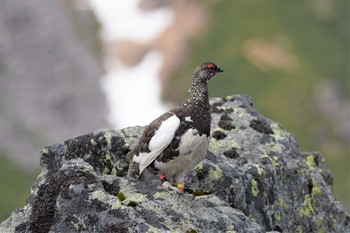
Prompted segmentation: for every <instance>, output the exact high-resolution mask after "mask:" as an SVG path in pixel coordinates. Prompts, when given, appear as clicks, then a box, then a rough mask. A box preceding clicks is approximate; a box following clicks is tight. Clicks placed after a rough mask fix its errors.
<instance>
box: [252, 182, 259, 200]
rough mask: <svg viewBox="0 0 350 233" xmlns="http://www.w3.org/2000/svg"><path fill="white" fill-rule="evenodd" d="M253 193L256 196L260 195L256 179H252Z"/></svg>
mask: <svg viewBox="0 0 350 233" xmlns="http://www.w3.org/2000/svg"><path fill="white" fill-rule="evenodd" d="M251 182H252V194H253V196H254V197H256V196H258V194H259V189H258V182H257V181H256V180H255V179H252V181H251Z"/></svg>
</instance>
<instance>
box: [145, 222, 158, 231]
mask: <svg viewBox="0 0 350 233" xmlns="http://www.w3.org/2000/svg"><path fill="white" fill-rule="evenodd" d="M146 225H147V226H148V230H147V233H158V232H159V231H158V230H157V228H155V227H154V226H151V225H149V224H147V223H146Z"/></svg>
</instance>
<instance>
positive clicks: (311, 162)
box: [305, 155, 315, 170]
mask: <svg viewBox="0 0 350 233" xmlns="http://www.w3.org/2000/svg"><path fill="white" fill-rule="evenodd" d="M305 162H306V165H307V166H308V167H309V169H310V170H314V169H315V157H314V156H313V155H309V156H307V157H306V159H305Z"/></svg>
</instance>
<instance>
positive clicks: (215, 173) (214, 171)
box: [208, 165, 224, 180]
mask: <svg viewBox="0 0 350 233" xmlns="http://www.w3.org/2000/svg"><path fill="white" fill-rule="evenodd" d="M208 174H209V177H213V178H214V179H215V180H219V179H221V178H222V177H223V176H224V174H223V173H222V170H221V168H220V167H219V166H217V165H214V167H213V168H211V169H210V170H209V172H208Z"/></svg>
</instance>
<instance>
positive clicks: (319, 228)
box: [316, 217, 326, 233]
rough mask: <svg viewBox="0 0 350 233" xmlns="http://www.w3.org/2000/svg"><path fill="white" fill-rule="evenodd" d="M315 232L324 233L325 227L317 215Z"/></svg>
mask: <svg viewBox="0 0 350 233" xmlns="http://www.w3.org/2000/svg"><path fill="white" fill-rule="evenodd" d="M316 225H317V232H319V233H326V229H325V228H324V221H323V219H322V218H320V217H318V218H317V219H316Z"/></svg>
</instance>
